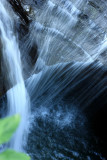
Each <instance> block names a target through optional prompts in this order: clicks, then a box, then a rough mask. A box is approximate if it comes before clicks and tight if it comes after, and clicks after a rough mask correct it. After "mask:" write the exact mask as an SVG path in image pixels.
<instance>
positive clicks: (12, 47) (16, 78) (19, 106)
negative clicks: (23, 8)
mask: <svg viewBox="0 0 107 160" xmlns="http://www.w3.org/2000/svg"><path fill="white" fill-rule="evenodd" d="M8 7H10V6H8V3H7V2H6V1H5V0H0V34H1V41H2V51H3V62H4V66H3V73H4V74H5V75H4V76H6V79H7V87H9V88H10V89H9V90H8V91H7V106H8V115H13V114H20V115H21V123H20V125H19V128H18V129H17V131H16V133H15V135H14V138H13V139H12V141H11V144H10V148H13V149H15V150H18V151H20V150H22V149H23V143H24V139H23V138H24V137H26V136H27V135H26V133H27V132H25V129H28V128H27V127H28V126H27V120H28V115H29V96H28V94H27V91H26V88H25V84H24V80H23V75H22V66H21V59H20V50H19V47H18V43H17V40H16V37H15V35H14V31H13V28H14V21H13V19H12V17H11V16H12V15H10V12H9V9H10V8H8ZM7 8H8V9H7Z"/></svg>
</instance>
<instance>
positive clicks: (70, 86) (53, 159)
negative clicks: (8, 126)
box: [0, 0, 107, 160]
mask: <svg viewBox="0 0 107 160" xmlns="http://www.w3.org/2000/svg"><path fill="white" fill-rule="evenodd" d="M22 2H23V7H24V8H25V9H26V10H27V11H28V12H29V15H30V17H29V18H30V19H32V22H31V23H30V26H29V32H28V33H27V34H26V35H25V36H24V37H23V38H22V39H20V40H19V41H18V40H17V34H19V35H20V33H16V32H15V30H14V27H15V26H14V25H15V24H14V23H15V22H17V21H18V17H17V16H15V13H13V11H11V7H10V6H8V4H7V2H6V1H3V0H0V8H1V10H0V34H1V40H2V46H3V49H2V50H3V65H4V68H3V73H4V71H5V76H4V77H5V79H6V83H7V84H8V85H7V87H8V88H10V89H9V90H8V91H7V106H8V115H10V114H14V113H20V114H21V117H22V122H21V124H20V126H19V129H18V130H17V132H16V134H15V136H14V140H12V142H11V146H10V147H13V148H14V149H16V150H22V149H23V145H24V144H23V143H22V138H23V136H24V137H25V140H24V143H25V142H27V145H25V146H26V147H24V148H25V149H26V151H27V153H29V154H30V156H31V157H32V159H33V160H36V159H37V160H77V159H78V160H79V159H80V160H105V159H106V157H107V154H106V149H105V148H106V147H107V142H106V140H107V137H106V133H107V132H106V129H105V128H106V117H107V116H106V115H107V114H106V113H107V109H106V104H107V98H106V97H107V87H106V84H107V78H106V75H107V65H106V64H107V35H106V31H107V30H106V21H107V20H106V16H107V12H106V10H105V8H106V6H107V3H106V1H104V0H101V2H99V5H98V4H97V0H95V2H93V1H88V0H87V1H86V0H44V1H43V0H31V1H29V0H23V1H22ZM7 6H8V7H7ZM99 6H100V7H101V8H100V7H99ZM13 15H14V16H13ZM18 43H19V44H20V50H19V47H18ZM20 52H21V54H20ZM20 57H21V58H20ZM37 57H38V58H37ZM21 61H22V62H21ZM21 63H22V64H21ZM22 72H23V75H22ZM23 77H24V78H25V83H24V80H23ZM26 88H27V91H26ZM27 92H28V93H27ZM28 94H29V96H28ZM29 97H30V98H29ZM29 99H30V101H29ZM3 101H6V100H5V99H3ZM30 102H31V104H30V108H29V103H30ZM30 110H31V113H30ZM29 117H30V118H29ZM28 118H29V121H28ZM28 122H29V123H30V128H29V126H28V125H27V123H28ZM25 126H26V128H25ZM28 128H29V135H28V140H27V133H28ZM16 137H17V138H16Z"/></svg>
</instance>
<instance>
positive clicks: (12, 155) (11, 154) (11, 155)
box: [0, 150, 30, 160]
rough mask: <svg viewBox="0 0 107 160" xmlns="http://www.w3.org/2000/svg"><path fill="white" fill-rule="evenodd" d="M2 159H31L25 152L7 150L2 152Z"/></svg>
mask: <svg viewBox="0 0 107 160" xmlns="http://www.w3.org/2000/svg"><path fill="white" fill-rule="evenodd" d="M0 160H30V157H29V156H27V155H26V154H24V153H18V152H16V151H13V150H6V151H4V152H2V153H1V154H0Z"/></svg>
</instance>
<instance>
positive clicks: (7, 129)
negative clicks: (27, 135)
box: [0, 115, 20, 144]
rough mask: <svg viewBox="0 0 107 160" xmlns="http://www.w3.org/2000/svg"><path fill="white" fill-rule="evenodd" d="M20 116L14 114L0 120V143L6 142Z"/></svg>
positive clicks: (16, 125) (15, 127)
mask: <svg viewBox="0 0 107 160" xmlns="http://www.w3.org/2000/svg"><path fill="white" fill-rule="evenodd" d="M19 122H20V116H19V115H14V116H11V117H7V118H3V119H1V120H0V144H2V143H6V142H8V141H9V140H10V138H11V136H12V135H13V133H14V132H15V130H16V129H17V127H18V125H19Z"/></svg>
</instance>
